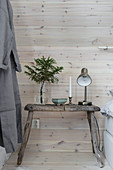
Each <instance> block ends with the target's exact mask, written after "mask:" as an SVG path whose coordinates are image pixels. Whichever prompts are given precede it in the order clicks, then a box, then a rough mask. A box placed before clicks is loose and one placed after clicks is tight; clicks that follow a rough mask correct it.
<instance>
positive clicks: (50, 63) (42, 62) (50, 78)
mask: <svg viewBox="0 0 113 170" xmlns="http://www.w3.org/2000/svg"><path fill="white" fill-rule="evenodd" d="M34 61H35V63H34V64H33V65H32V66H28V65H25V66H24V67H25V68H27V71H25V74H26V75H28V76H29V78H30V79H31V80H33V81H35V82H37V83H41V88H40V103H41V104H42V103H43V87H44V83H45V82H49V83H54V82H58V80H59V79H58V78H57V77H56V76H55V75H56V74H59V73H60V72H62V70H63V67H58V66H55V64H57V63H56V61H55V60H54V59H53V58H51V57H48V58H45V57H44V56H42V57H41V58H37V59H34Z"/></svg>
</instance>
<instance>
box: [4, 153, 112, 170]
mask: <svg viewBox="0 0 113 170" xmlns="http://www.w3.org/2000/svg"><path fill="white" fill-rule="evenodd" d="M16 160H17V153H14V154H12V156H11V157H10V158H9V160H8V161H7V162H6V164H5V165H4V167H3V168H2V170H15V169H18V168H17V166H16ZM21 167H22V168H23V170H24V169H26V168H27V169H26V170H100V168H99V166H98V163H97V161H96V158H95V156H94V155H93V153H72V152H29V151H26V152H25V155H24V160H23V163H22V165H21ZM19 169H20V168H19ZM102 170H111V168H110V166H109V165H108V163H107V161H106V160H105V166H104V168H102Z"/></svg>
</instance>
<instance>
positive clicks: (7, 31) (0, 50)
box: [0, 0, 21, 72]
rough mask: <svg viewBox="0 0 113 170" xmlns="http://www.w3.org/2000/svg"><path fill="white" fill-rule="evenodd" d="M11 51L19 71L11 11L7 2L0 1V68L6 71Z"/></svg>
mask: <svg viewBox="0 0 113 170" xmlns="http://www.w3.org/2000/svg"><path fill="white" fill-rule="evenodd" d="M11 51H13V54H14V60H15V63H16V70H17V71H19V72H20V71H21V66H20V63H19V58H18V54H17V49H16V41H15V33H14V26H13V11H12V7H11V4H10V2H9V0H0V68H1V69H7V68H8V61H9V58H10V53H11Z"/></svg>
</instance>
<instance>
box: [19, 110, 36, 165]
mask: <svg viewBox="0 0 113 170" xmlns="http://www.w3.org/2000/svg"><path fill="white" fill-rule="evenodd" d="M32 119H33V112H30V111H29V112H28V116H27V120H26V124H25V126H24V136H23V143H22V144H21V147H20V150H19V153H18V159H17V165H20V164H21V163H22V160H23V156H24V152H25V148H26V145H27V142H28V139H29V135H30V130H31V125H32Z"/></svg>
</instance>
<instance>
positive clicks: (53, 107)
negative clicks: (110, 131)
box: [24, 104, 100, 112]
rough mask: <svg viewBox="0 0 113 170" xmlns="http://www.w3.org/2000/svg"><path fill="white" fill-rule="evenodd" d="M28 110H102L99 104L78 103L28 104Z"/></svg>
mask: <svg viewBox="0 0 113 170" xmlns="http://www.w3.org/2000/svg"><path fill="white" fill-rule="evenodd" d="M24 109H25V110H28V111H71V112H73V111H94V112H95V111H100V108H99V107H98V106H94V105H91V106H85V105H78V104H72V105H69V104H65V105H55V104H27V105H26V106H25V108H24Z"/></svg>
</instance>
